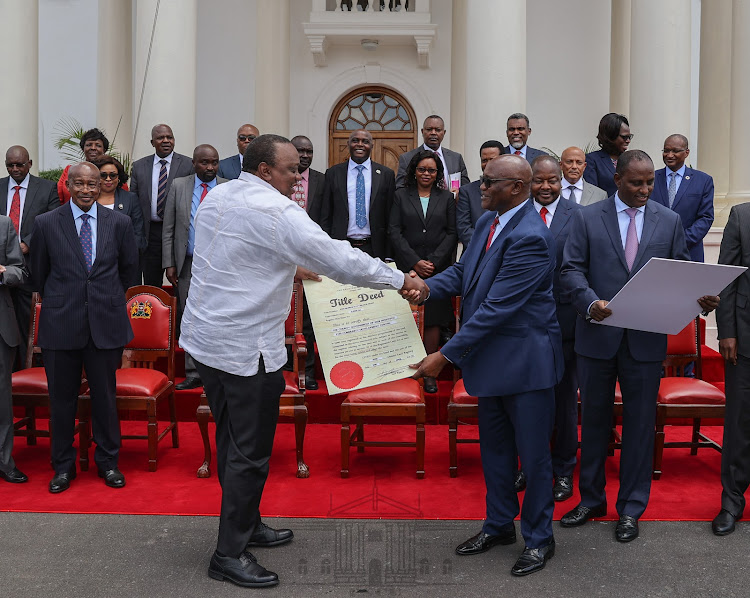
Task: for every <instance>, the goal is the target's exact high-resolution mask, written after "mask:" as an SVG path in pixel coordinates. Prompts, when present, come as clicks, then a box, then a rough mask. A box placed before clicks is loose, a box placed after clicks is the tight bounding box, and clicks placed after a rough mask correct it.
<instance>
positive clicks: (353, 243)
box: [346, 237, 370, 247]
mask: <svg viewBox="0 0 750 598" xmlns="http://www.w3.org/2000/svg"><path fill="white" fill-rule="evenodd" d="M346 240H347V241H349V243H350V244H351V246H352V247H362V246H363V245H367V244H368V243H369V242H370V237H365V238H364V239H352V238H350V237H347V238H346Z"/></svg>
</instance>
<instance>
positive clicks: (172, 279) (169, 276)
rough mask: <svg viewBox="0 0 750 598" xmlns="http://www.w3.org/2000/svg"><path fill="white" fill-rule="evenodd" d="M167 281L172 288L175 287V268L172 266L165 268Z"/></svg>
mask: <svg viewBox="0 0 750 598" xmlns="http://www.w3.org/2000/svg"><path fill="white" fill-rule="evenodd" d="M167 280H168V281H169V282H170V283H171V284H172V286H173V287H177V268H175V267H174V266H170V267H169V268H167Z"/></svg>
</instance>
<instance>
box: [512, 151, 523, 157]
mask: <svg viewBox="0 0 750 598" xmlns="http://www.w3.org/2000/svg"><path fill="white" fill-rule="evenodd" d="M513 153H514V154H515V155H516V156H520V155H521V150H516V151H515V152H513Z"/></svg>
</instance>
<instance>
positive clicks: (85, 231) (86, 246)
mask: <svg viewBox="0 0 750 598" xmlns="http://www.w3.org/2000/svg"><path fill="white" fill-rule="evenodd" d="M89 218H91V216H90V215H88V214H81V232H80V233H78V236H79V237H80V238H81V248H82V249H83V257H85V258H86V270H88V271H89V272H91V266H92V265H93V263H94V260H93V259H92V257H93V256H92V252H91V225H90V224H89Z"/></svg>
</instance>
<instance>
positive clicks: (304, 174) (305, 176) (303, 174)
mask: <svg viewBox="0 0 750 598" xmlns="http://www.w3.org/2000/svg"><path fill="white" fill-rule="evenodd" d="M299 175H300V176H301V177H302V180H303V181H305V182H307V180H308V179H309V178H310V169H309V168H306V169H305V171H304V172H300V173H299Z"/></svg>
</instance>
